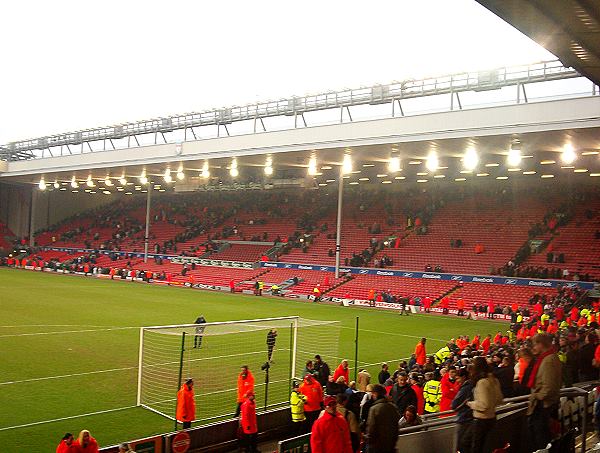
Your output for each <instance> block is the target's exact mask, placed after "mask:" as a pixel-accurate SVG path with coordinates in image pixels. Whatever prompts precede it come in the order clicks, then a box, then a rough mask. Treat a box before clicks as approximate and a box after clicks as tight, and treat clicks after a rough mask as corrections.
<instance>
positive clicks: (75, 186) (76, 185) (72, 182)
mask: <svg viewBox="0 0 600 453" xmlns="http://www.w3.org/2000/svg"><path fill="white" fill-rule="evenodd" d="M71 187H72V188H73V189H77V188H78V187H79V184H77V180H76V179H75V176H73V177H72V178H71Z"/></svg>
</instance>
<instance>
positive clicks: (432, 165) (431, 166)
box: [425, 150, 440, 171]
mask: <svg viewBox="0 0 600 453" xmlns="http://www.w3.org/2000/svg"><path fill="white" fill-rule="evenodd" d="M439 163H440V162H439V159H438V155H437V151H435V150H431V151H430V152H429V156H427V162H426V163H425V166H426V167H427V170H429V171H436V170H437V168H438V167H439Z"/></svg>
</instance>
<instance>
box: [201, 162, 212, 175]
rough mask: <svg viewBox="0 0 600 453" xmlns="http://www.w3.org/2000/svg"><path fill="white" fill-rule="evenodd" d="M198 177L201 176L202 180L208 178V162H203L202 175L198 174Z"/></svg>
mask: <svg viewBox="0 0 600 453" xmlns="http://www.w3.org/2000/svg"><path fill="white" fill-rule="evenodd" d="M200 176H202V177H203V178H209V177H210V170H209V169H208V161H207V160H205V161H204V165H203V166H202V173H200Z"/></svg>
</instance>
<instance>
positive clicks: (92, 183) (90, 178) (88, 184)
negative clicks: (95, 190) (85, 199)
mask: <svg viewBox="0 0 600 453" xmlns="http://www.w3.org/2000/svg"><path fill="white" fill-rule="evenodd" d="M85 185H86V186H88V187H94V181H93V180H92V175H88V177H87V179H86V181H85Z"/></svg>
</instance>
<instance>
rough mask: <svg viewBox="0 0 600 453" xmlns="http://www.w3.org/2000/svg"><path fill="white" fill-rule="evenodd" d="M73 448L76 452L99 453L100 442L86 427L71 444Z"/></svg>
mask: <svg viewBox="0 0 600 453" xmlns="http://www.w3.org/2000/svg"><path fill="white" fill-rule="evenodd" d="M71 450H72V451H73V452H74V453H98V442H96V439H94V438H93V437H92V436H91V434H90V432H89V431H88V430H87V429H84V430H82V431H81V432H80V433H79V436H78V437H77V439H76V440H75V441H74V442H73V443H72V444H71Z"/></svg>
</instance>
